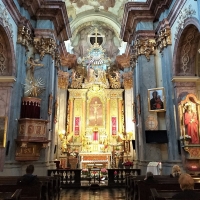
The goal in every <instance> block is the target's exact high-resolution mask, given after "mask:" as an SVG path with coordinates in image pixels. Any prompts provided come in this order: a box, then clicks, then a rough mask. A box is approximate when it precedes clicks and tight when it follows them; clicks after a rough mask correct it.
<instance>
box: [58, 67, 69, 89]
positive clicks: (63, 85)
mask: <svg viewBox="0 0 200 200" xmlns="http://www.w3.org/2000/svg"><path fill="white" fill-rule="evenodd" d="M68 84H69V73H68V72H64V71H62V70H59V71H58V87H59V88H60V89H67V88H68Z"/></svg>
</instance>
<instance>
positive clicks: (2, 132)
mask: <svg viewBox="0 0 200 200" xmlns="http://www.w3.org/2000/svg"><path fill="white" fill-rule="evenodd" d="M6 133H7V117H0V147H5V146H6Z"/></svg>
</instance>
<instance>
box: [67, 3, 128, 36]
mask: <svg viewBox="0 0 200 200" xmlns="http://www.w3.org/2000/svg"><path fill="white" fill-rule="evenodd" d="M126 2H127V0H65V3H66V6H67V12H68V17H69V21H70V27H71V31H72V35H73V33H76V32H77V29H80V27H81V28H83V26H84V25H85V26H87V25H88V24H91V25H92V24H93V23H94V24H96V23H98V22H100V23H101V22H103V23H104V24H107V26H108V27H110V28H112V29H113V31H114V32H115V33H116V32H117V33H118V35H119V32H120V27H121V25H120V24H121V21H122V17H123V12H124V5H125V3H126Z"/></svg>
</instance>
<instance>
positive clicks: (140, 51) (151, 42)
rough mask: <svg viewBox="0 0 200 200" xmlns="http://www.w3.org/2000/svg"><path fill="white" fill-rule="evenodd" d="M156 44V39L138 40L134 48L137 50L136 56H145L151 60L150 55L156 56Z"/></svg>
mask: <svg viewBox="0 0 200 200" xmlns="http://www.w3.org/2000/svg"><path fill="white" fill-rule="evenodd" d="M155 46H156V42H155V39H149V38H148V37H146V38H144V39H136V41H135V45H134V48H135V49H136V56H140V55H145V56H146V58H147V60H148V61H149V60H150V55H154V54H155V52H154V50H155Z"/></svg>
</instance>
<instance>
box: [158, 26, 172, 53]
mask: <svg viewBox="0 0 200 200" xmlns="http://www.w3.org/2000/svg"><path fill="white" fill-rule="evenodd" d="M171 44H172V42H171V29H170V27H165V28H163V29H161V30H160V31H159V33H158V38H157V40H156V45H157V47H158V48H159V49H160V53H162V51H163V49H164V48H165V47H167V46H168V45H171Z"/></svg>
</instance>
